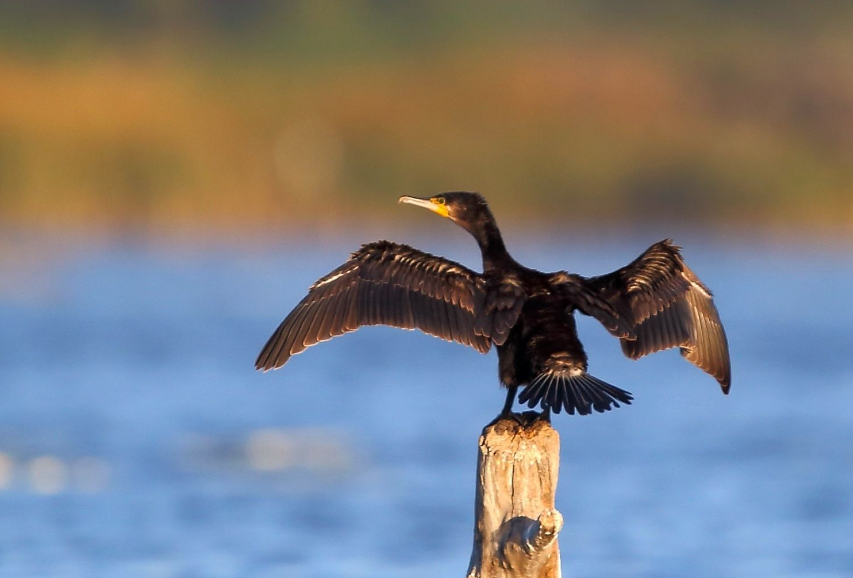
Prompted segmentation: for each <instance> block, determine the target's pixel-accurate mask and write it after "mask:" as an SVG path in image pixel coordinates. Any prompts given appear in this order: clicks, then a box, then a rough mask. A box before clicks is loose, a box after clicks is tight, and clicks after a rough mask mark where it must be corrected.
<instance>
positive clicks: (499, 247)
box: [471, 218, 515, 272]
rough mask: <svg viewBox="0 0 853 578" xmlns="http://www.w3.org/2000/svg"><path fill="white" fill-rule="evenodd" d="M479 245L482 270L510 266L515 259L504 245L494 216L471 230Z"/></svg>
mask: <svg viewBox="0 0 853 578" xmlns="http://www.w3.org/2000/svg"><path fill="white" fill-rule="evenodd" d="M471 233H472V234H473V235H474V238H475V239H476V240H477V244H478V245H479V246H480V252H481V253H482V254H483V271H484V272H485V271H493V270H495V269H502V268H504V267H507V266H511V265H512V264H513V263H515V260H513V258H512V257H511V256H510V254H509V253H508V252H507V250H506V245H504V240H503V237H502V236H501V232H500V229H498V225H497V223H495V221H494V218H492V219H489V220H488V221H486V223H485V224H484V226H482V227H479V228H478V229H477V230H476V231H472V232H471Z"/></svg>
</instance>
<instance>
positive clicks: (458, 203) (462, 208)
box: [400, 192, 494, 231]
mask: <svg viewBox="0 0 853 578" xmlns="http://www.w3.org/2000/svg"><path fill="white" fill-rule="evenodd" d="M400 202H401V203H407V204H409V205H415V206H418V207H423V208H425V209H429V210H430V211H432V212H433V213H437V214H439V215H441V216H442V217H447V218H448V219H450V220H451V221H453V222H454V223H456V224H457V225H459V226H460V227H463V228H464V229H467V230H468V231H472V230H473V229H474V228H479V227H482V226H483V225H484V224H485V222H487V221H493V220H494V217H492V213H491V211H490V210H489V206H488V205H487V204H486V199H484V198H483V196H482V195H480V194H479V193H465V192H453V193H441V194H438V195H433V196H432V197H428V198H426V199H421V198H418V197H400Z"/></svg>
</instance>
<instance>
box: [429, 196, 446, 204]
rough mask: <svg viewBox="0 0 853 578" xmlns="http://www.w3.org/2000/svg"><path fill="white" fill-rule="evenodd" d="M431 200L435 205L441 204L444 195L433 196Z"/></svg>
mask: <svg viewBox="0 0 853 578" xmlns="http://www.w3.org/2000/svg"><path fill="white" fill-rule="evenodd" d="M432 202H433V203H436V204H437V205H443V204H444V203H445V201H444V197H433V199H432Z"/></svg>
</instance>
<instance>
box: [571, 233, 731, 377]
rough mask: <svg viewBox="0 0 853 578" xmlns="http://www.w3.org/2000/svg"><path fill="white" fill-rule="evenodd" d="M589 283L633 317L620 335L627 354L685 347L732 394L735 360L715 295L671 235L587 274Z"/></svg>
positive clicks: (690, 357) (689, 356)
mask: <svg viewBox="0 0 853 578" xmlns="http://www.w3.org/2000/svg"><path fill="white" fill-rule="evenodd" d="M585 284H586V286H587V287H588V288H590V289H591V290H592V291H593V292H595V293H597V294H598V295H599V296H600V297H601V298H603V299H604V300H605V301H607V302H608V303H610V305H611V306H612V307H613V309H614V310H615V311H617V313H618V315H619V317H620V318H622V319H625V318H627V320H628V322H629V325H630V329H629V330H628V331H627V332H624V333H623V334H622V335H619V337H620V339H621V341H622V351H623V352H624V353H625V355H627V356H628V357H630V358H632V359H638V358H640V357H643V356H644V355H648V354H650V353H654V352H656V351H661V350H663V349H670V348H672V347H679V348H680V349H681V354H682V355H683V356H684V357H685V358H686V359H687V360H688V361H690V362H691V363H693V364H694V365H696V366H697V367H699V368H701V369H702V370H703V371H705V372H707V373H709V374H710V375H712V376H714V377H715V378H716V379H717V381H718V382H719V383H720V386H721V387H722V389H723V392H724V393H728V391H729V387H730V386H731V361H730V359H729V349H728V342H727V340H726V333H725V330H724V329H723V324H722V322H721V321H720V316H719V313H718V312H717V308H716V306H715V305H714V301H713V296H712V294H711V291H710V289H708V287H706V286H705V285H704V284H703V283H702V282H701V281H700V280H699V278H698V277H697V276H696V274H695V273H693V271H691V270H690V268H689V267H688V266H687V264H686V263H685V262H684V259H683V258H682V257H681V253H680V249H679V247H677V246H676V245H674V244H673V243H672V241H671V240H669V239H667V240H664V241H661V242H660V243H655V244H654V245H652V246H651V247H649V248H648V249H647V250H646V251H645V252H644V253H643V254H642V255H640V256H639V257H638V258H637V259H635V260H634V261H633V262H632V263H630V264H629V265H627V266H625V267H623V268H621V269H619V270H617V271H614V272H613V273H609V274H607V275H602V276H600V277H591V278H589V279H586V280H585ZM605 326H607V325H605ZM608 329H610V327H608ZM611 332H612V333H614V334H617V335H618V332H615V331H612V330H611Z"/></svg>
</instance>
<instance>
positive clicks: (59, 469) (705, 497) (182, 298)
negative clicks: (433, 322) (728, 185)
mask: <svg viewBox="0 0 853 578" xmlns="http://www.w3.org/2000/svg"><path fill="white" fill-rule="evenodd" d="M457 240H458V239H456V238H454V239H453V242H451V241H437V240H432V241H429V240H426V241H424V242H422V243H421V245H422V246H423V247H424V248H425V249H428V250H431V251H433V252H438V253H443V254H448V255H452V256H454V257H456V258H459V259H463V260H464V261H465V262H466V263H467V264H469V265H472V266H476V265H477V262H476V254H475V253H474V252H473V250H472V249H471V248H464V249H460V248H459V247H458V246H457V245H456V241H457ZM652 240H653V239H642V240H623V241H618V242H617V241H611V242H605V243H601V244H599V245H593V244H592V243H591V241H584V242H580V241H578V240H576V239H575V240H573V239H570V238H565V239H557V240H555V239H554V238H553V237H546V236H543V237H542V238H538V239H537V238H530V239H527V240H525V241H523V242H521V243H518V242H517V243H516V245H517V246H518V248H517V249H516V251H515V254H516V257H517V258H519V260H521V261H523V262H525V263H528V264H530V265H532V266H536V267H539V268H543V269H560V268H565V267H569V268H571V269H572V270H574V271H577V272H580V273H583V274H595V273H600V272H604V271H608V270H612V269H614V268H616V267H618V266H621V265H622V264H624V263H626V262H627V261H628V260H630V259H631V258H633V257H634V256H636V254H638V253H639V252H640V251H641V250H642V249H643V248H645V246H647V245H648V244H649V243H650V242H651V241H652ZM679 240H680V241H681V243H682V244H683V245H684V246H685V252H686V256H687V259H688V262H689V263H690V264H691V265H692V266H693V268H694V269H695V270H696V271H697V272H698V273H699V274H700V276H701V277H702V278H703V280H704V281H705V282H706V283H707V284H708V285H710V286H711V287H712V288H713V289H714V290H715V292H716V294H717V304H718V307H719V309H720V311H721V315H722V317H723V320H724V322H725V323H726V326H727V329H728V332H729V339H730V344H731V349H732V358H733V366H734V370H733V374H734V381H733V387H732V394H731V395H730V396H728V397H725V396H723V395H721V394H720V392H719V389H718V387H717V385H716V383H715V382H714V380H713V379H712V378H710V377H709V376H707V375H705V374H703V373H702V372H701V371H699V370H698V369H696V368H694V367H692V366H691V365H689V364H688V363H686V362H685V361H683V360H682V359H681V358H680V357H679V356H678V354H677V353H674V352H668V353H665V354H658V355H656V356H653V357H651V358H647V359H644V360H642V361H640V362H631V361H629V360H627V359H625V358H624V357H622V354H621V352H620V349H619V344H618V342H617V341H616V340H614V339H612V338H611V337H610V336H609V335H608V334H607V333H606V332H605V331H604V330H603V329H602V328H601V327H599V326H597V325H596V324H595V323H594V322H592V321H590V320H588V319H581V320H580V322H579V326H580V331H581V337H582V338H583V340H584V343H585V345H586V348H587V352H588V353H589V356H590V370H591V371H592V372H593V373H594V374H596V375H598V376H599V377H601V378H603V379H605V380H607V381H610V382H612V383H614V384H616V385H619V386H621V387H623V388H626V389H629V390H630V391H632V392H633V393H634V395H635V397H636V401H635V403H634V405H632V406H630V407H628V408H624V409H619V410H617V411H614V412H611V413H609V414H606V415H596V416H594V417H587V418H580V417H568V416H559V417H558V418H557V419H555V425H556V427H557V429H558V430H559V432H560V435H561V438H562V452H561V458H562V461H561V472H560V476H561V477H560V486H559V493H558V496H557V507H558V508H559V509H560V510H561V511H562V512H563V514H564V516H565V520H566V525H565V528H564V530H563V532H562V534H561V536H560V541H561V551H562V556H563V572H564V575H565V576H573V577H590V578H592V577H599V576H664V577H669V576H672V577H704V576H708V577H711V576H713V577H718V576H735V577H739V576H743V577H750V578H754V577H756V576H759V577H774V578H778V577H786V576H819V577H836V576H838V577H841V576H851V575H853V410H851V407H853V338H851V331H850V328H851V327H853V305H851V302H853V299H851V297H853V258H851V257H853V255H851V254H849V253H845V252H843V251H835V252H833V251H829V252H827V251H826V250H824V249H820V250H818V249H797V250H794V249H793V247H776V248H767V247H766V246H765V247H762V248H761V249H754V250H751V251H745V250H744V249H742V248H739V247H738V246H737V245H735V244H732V245H727V244H726V243H724V242H721V241H715V242H710V241H707V240H704V239H702V238H699V237H697V238H695V239H690V238H689V237H688V238H685V239H679ZM460 242H461V241H460ZM357 243H358V240H354V241H352V242H348V243H341V244H340V246H321V247H311V248H310V250H308V248H306V247H304V246H289V245H283V246H279V247H276V248H275V249H274V250H273V249H270V250H268V251H267V252H261V253H259V252H258V251H257V250H252V251H249V250H236V249H221V250H213V249H210V250H195V251H184V252H180V253H174V252H167V251H163V250H155V249H152V250H148V249H142V248H138V247H126V246H125V247H113V248H101V249H88V250H80V251H72V252H68V253H65V256H64V257H53V258H50V259H49V260H47V261H44V262H43V263H42V264H41V265H39V264H38V262H37V264H35V265H33V264H31V263H30V261H29V260H28V259H25V258H19V259H11V260H10V261H9V263H11V264H4V265H3V267H4V268H6V269H7V270H6V271H4V272H3V276H4V281H3V282H2V283H0V575H2V576H53V577H59V578H65V577H78V576H79V577H90V576H123V577H136V576H139V577H143V576H145V577H149V576H152V577H155V576H156V577H161V576H162V577H171V576H176V577H192V576H198V577H218V576H223V577H225V576H229V577H230V576H234V577H244V576H257V577H266V576H285V577H302V576H304V577H317V578H320V577H424V578H427V577H429V578H432V577H436V576H462V575H464V572H465V569H466V567H467V564H468V557H469V555H470V548H471V539H472V530H473V495H474V472H475V465H476V464H475V461H476V447H477V436H478V435H479V433H480V430H481V428H482V427H483V426H484V425H485V424H486V423H487V422H488V421H490V420H491V419H492V418H493V417H494V416H495V414H496V413H497V411H498V410H499V409H500V407H501V405H502V403H503V393H502V391H500V390H499V389H498V387H497V378H496V358H495V354H494V352H492V353H490V354H489V355H488V356H481V355H479V354H477V353H476V352H474V351H473V350H469V349H466V348H464V347H462V346H459V345H454V344H448V343H445V342H442V341H439V340H436V339H432V338H429V337H426V336H423V335H421V334H418V333H413V332H403V331H398V330H393V329H387V328H368V329H363V330H361V331H359V332H357V333H355V334H353V335H348V336H345V337H343V338H339V339H336V340H333V341H331V342H329V343H326V344H322V345H321V346H319V347H316V348H313V349H310V350H309V351H307V352H306V353H305V354H303V355H300V356H298V357H295V358H294V359H293V360H292V362H291V363H290V364H288V366H287V367H286V368H285V369H284V370H281V371H278V372H273V373H267V374H261V373H256V372H254V371H253V370H252V363H253V361H254V358H255V355H256V354H257V351H258V349H259V347H260V346H261V345H262V344H263V342H264V341H265V339H266V338H267V336H268V335H269V333H270V332H271V331H272V330H273V329H274V328H275V326H276V325H277V324H278V322H279V321H280V320H281V318H282V317H283V315H284V314H285V313H286V312H287V311H288V310H289V308H290V307H292V306H293V305H294V304H295V303H296V302H297V301H298V299H299V298H300V297H301V296H302V294H303V292H304V290H305V288H306V287H307V286H308V285H309V284H310V283H311V282H313V281H314V280H315V279H316V278H317V277H319V276H320V275H322V274H324V273H326V272H327V271H329V270H331V269H332V268H333V267H334V266H336V265H337V264H338V263H340V262H341V261H342V259H343V258H344V257H345V255H346V254H347V253H348V252H349V251H350V250H351V249H353V248H354V247H355V246H357ZM546 246H547V247H548V249H547V251H543V247H546ZM306 253H310V255H306ZM25 262H26V263H28V264H27V265H26V266H23V263H25Z"/></svg>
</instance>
